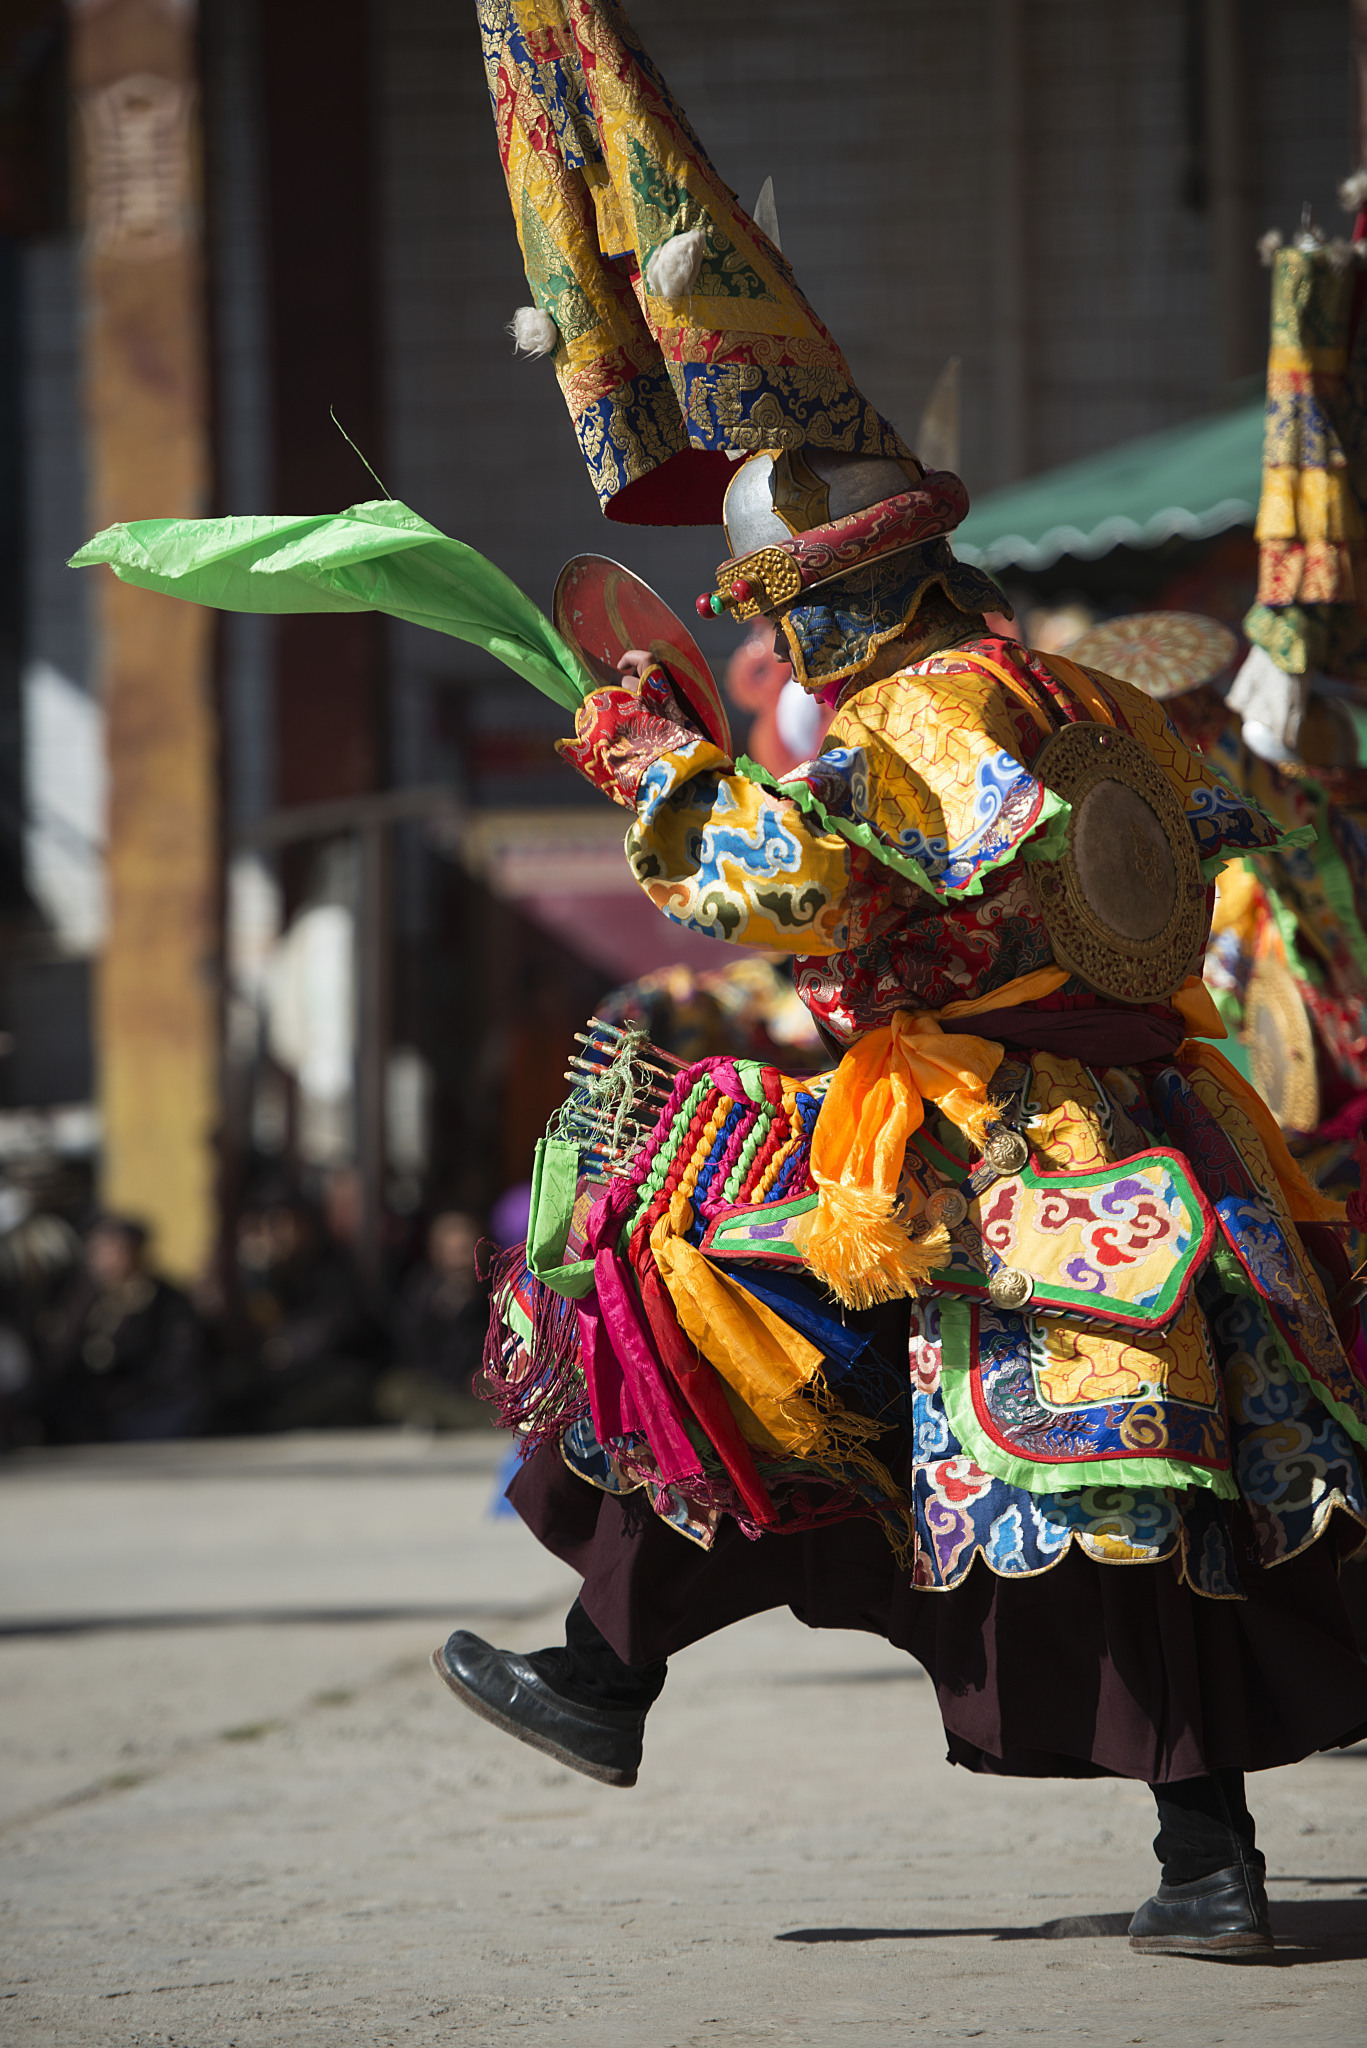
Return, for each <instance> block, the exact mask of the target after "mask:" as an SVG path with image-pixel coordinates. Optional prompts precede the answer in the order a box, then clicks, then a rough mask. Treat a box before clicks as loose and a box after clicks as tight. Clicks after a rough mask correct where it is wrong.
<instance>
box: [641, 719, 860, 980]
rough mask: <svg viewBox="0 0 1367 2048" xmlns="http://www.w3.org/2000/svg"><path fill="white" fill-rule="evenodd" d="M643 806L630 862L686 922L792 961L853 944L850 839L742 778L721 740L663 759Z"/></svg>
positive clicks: (654, 896)
mask: <svg viewBox="0 0 1367 2048" xmlns="http://www.w3.org/2000/svg"><path fill="white" fill-rule="evenodd" d="M636 801H637V808H638V815H637V822H636V824H635V825H634V826H633V827H632V829H631V830H630V831H629V832H628V834H627V858H628V859H629V860H630V862H631V867H632V871H633V873H634V874H635V876H636V879H637V881H638V882H639V883H640V885H641V887H642V888H643V889H644V890H645V892H646V894H647V896H649V898H650V900H651V902H652V903H654V904H655V906H656V908H657V909H659V910H662V911H663V912H664V914H665V916H666V917H669V918H672V919H673V920H674V922H675V924H681V925H683V926H684V927H685V928H686V929H687V930H689V931H695V932H703V933H705V934H706V935H707V936H708V937H710V938H718V939H730V940H733V941H734V942H735V943H737V944H740V945H746V946H770V947H774V948H776V949H778V950H779V951H782V952H785V953H799V954H813V953H838V952H840V951H841V950H842V949H843V948H844V947H845V946H847V945H848V943H849V912H848V908H847V897H848V892H849V883H850V865H851V857H852V856H851V848H850V846H849V844H848V843H847V841H846V840H845V839H844V838H843V837H841V836H840V835H839V834H838V833H835V832H831V831H826V830H823V829H822V826H821V825H820V823H819V822H818V821H817V820H816V819H814V818H812V817H810V816H808V815H806V814H805V813H804V812H803V811H802V810H801V809H800V808H799V807H798V806H797V805H796V804H795V803H793V802H792V800H791V799H790V798H789V797H788V796H786V795H785V794H783V793H782V792H781V791H779V790H775V789H772V788H765V787H763V786H762V785H761V784H760V783H758V782H756V781H754V780H752V778H751V777H750V776H749V775H746V774H743V773H741V772H739V771H738V770H737V769H735V768H734V767H733V766H732V764H731V762H730V761H729V760H728V759H727V758H726V756H725V755H724V754H723V753H722V752H721V751H720V749H719V748H717V747H714V746H713V745H712V743H711V741H710V740H705V739H702V738H697V739H691V740H688V741H686V742H685V743H684V744H683V745H682V746H680V747H678V748H677V749H676V750H675V751H674V752H672V753H668V754H664V755H661V756H659V757H658V758H657V759H656V760H654V761H653V762H652V763H651V765H650V767H649V768H648V769H647V770H646V772H645V774H644V775H643V776H642V777H641V780H640V783H639V785H638V787H637V791H636Z"/></svg>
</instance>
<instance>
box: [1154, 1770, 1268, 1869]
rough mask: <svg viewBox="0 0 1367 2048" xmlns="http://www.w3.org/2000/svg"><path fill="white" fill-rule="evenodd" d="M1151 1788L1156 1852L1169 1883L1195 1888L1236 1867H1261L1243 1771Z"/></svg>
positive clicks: (1183, 1780) (1218, 1773)
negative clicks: (1200, 1879) (1204, 1879)
mask: <svg viewBox="0 0 1367 2048" xmlns="http://www.w3.org/2000/svg"><path fill="white" fill-rule="evenodd" d="M1149 1790H1150V1791H1151V1792H1152V1794H1153V1796H1154V1799H1155V1801H1156V1802H1157V1805H1158V1833H1157V1834H1156V1835H1155V1836H1154V1839H1153V1853H1154V1855H1155V1856H1156V1857H1157V1858H1158V1860H1159V1862H1160V1863H1161V1864H1162V1866H1163V1882H1164V1884H1191V1883H1193V1882H1194V1880H1195V1879H1196V1878H1198V1877H1209V1875H1210V1873H1211V1872H1212V1871H1213V1870H1227V1869H1228V1868H1229V1867H1230V1865H1231V1864H1233V1863H1251V1864H1254V1865H1255V1866H1256V1867H1257V1868H1258V1869H1259V1870H1261V1869H1262V1867H1263V1859H1262V1857H1261V1855H1260V1854H1259V1853H1258V1849H1257V1847H1256V1843H1255V1839H1254V1831H1253V1816H1252V1814H1251V1813H1250V1812H1249V1810H1248V1803H1247V1801H1246V1800H1245V1798H1244V1774H1243V1772H1242V1771H1212V1772H1211V1774H1210V1776H1209V1777H1207V1778H1179V1779H1177V1780H1176V1782H1175V1783H1173V1784H1171V1785H1150V1787H1149Z"/></svg>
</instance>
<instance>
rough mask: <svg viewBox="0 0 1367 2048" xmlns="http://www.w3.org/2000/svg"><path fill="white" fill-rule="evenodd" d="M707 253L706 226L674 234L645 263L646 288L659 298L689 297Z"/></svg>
mask: <svg viewBox="0 0 1367 2048" xmlns="http://www.w3.org/2000/svg"><path fill="white" fill-rule="evenodd" d="M706 254H707V229H706V228H689V229H688V230H687V232H686V233H684V234H682V235H671V237H670V239H669V240H668V241H667V242H661V244H660V246H659V248H658V249H657V250H656V251H655V253H654V255H653V256H652V257H651V259H650V261H649V263H647V265H646V289H647V290H648V291H651V292H653V293H654V294H655V296H656V298H657V299H686V298H687V297H688V294H689V293H690V292H691V291H692V289H693V287H694V285H695V284H696V283H697V282H698V274H699V272H700V271H701V269H702V266H703V258H704V257H705V256H706Z"/></svg>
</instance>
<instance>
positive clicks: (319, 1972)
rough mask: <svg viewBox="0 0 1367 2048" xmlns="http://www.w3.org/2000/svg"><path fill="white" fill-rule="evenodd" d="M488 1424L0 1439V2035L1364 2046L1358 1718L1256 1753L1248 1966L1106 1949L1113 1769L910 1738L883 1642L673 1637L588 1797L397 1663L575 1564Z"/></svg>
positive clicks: (622, 2045) (534, 1608)
mask: <svg viewBox="0 0 1367 2048" xmlns="http://www.w3.org/2000/svg"><path fill="white" fill-rule="evenodd" d="M499 1448H500V1446H499V1444H498V1443H497V1442H496V1441H495V1440H489V1441H485V1440H483V1439H468V1438H467V1439H459V1440H449V1439H448V1440H446V1441H445V1442H438V1443H436V1444H427V1443H424V1442H423V1441H422V1440H418V1439H408V1438H403V1437H393V1436H387V1437H375V1438H365V1437H360V1438H333V1439H322V1438H313V1439H300V1440H275V1441H273V1442H271V1443H267V1444H254V1445H237V1444H223V1445H197V1446H186V1447H183V1448H168V1449H166V1450H158V1451H143V1452H129V1453H127V1454H109V1453H104V1452H101V1453H88V1454H87V1453H82V1454H71V1455H69V1456H61V1457H49V1458H47V1459H46V1460H44V1459H42V1458H33V1459H29V1460H24V1461H20V1462H11V1463H10V1464H9V1465H8V1466H7V1467H6V1468H5V1469H4V1472H3V1473H2V1474H0V1726H2V1727H3V1745H4V1770H3V1781H4V1801H5V1805H4V1809H3V1814H4V1818H3V1826H2V1827H0V1856H3V1862H4V1879H3V1898H4V1906H3V1911H4V1916H5V1931H4V1938H3V1946H4V1954H5V1958H6V1960H5V1964H4V1967H5V1969H6V1970H7V1971H8V1973H9V1974H8V1976H7V1978H6V1980H5V1981H4V1983H3V1984H2V1985H0V2042H3V2043H4V2044H5V2048H11V2044H21V2043H22V2044H33V2048H40V2044H41V2048H95V2044H100V2048H134V2044H138V2048H142V2044H149V2048H150V2044H158V2048H161V2044H177V2048H258V2044H272V2048H274V2044H281V2048H352V2044H356V2048H362V2044H363V2048H382V2044H384V2048H387V2044H390V2043H393V2044H415V2048H416V2044H423V2048H426V2044H462V2048H464V2044H471V2048H486V2044H487V2048H511V2044H514V2043H516V2044H532V2048H534V2044H539V2043H546V2044H547V2048H550V2044H554V2048H590V2044H593V2048H703V2044H708V2048H710V2044H730V2043H737V2044H751V2043H756V2044H758V2043H764V2044H770V2043H773V2044H780V2043H804V2044H805V2043H811V2044H815V2048H826V2044H831V2048H844V2044H847V2043H848V2044H849V2048H891V2044H893V2043H896V2044H899V2048H900V2044H902V2043H906V2042H916V2041H924V2042H947V2041H957V2040H970V2039H978V2040H983V2041H986V2042H988V2043H996V2042H1015V2041H1017V2040H1024V2039H1025V2038H1027V2037H1029V2038H1031V2039H1049V2040H1058V2041H1065V2042H1081V2043H1097V2044H1104V2048H1112V2044H1115V2048H1121V2044H1134V2043H1153V2044H1159V2043H1162V2044H1164V2048H1178V2044H1180V2048H1187V2044H1197V2048H1204V2044H1207V2043H1217V2042H1230V2043H1239V2044H1241V2048H1242V2044H1248V2043H1263V2042H1266V2043H1269V2044H1271V2043H1278V2044H1282V2043H1286V2044H1302V2043H1304V2044H1310V2043H1312V2042H1313V2043H1316V2044H1325V2048H1339V2044H1343V2048H1363V2044H1364V2043H1365V2042H1367V2018H1364V2015H1365V2014H1367V1825H1365V1824H1364V1807H1365V1806H1367V1746H1365V1747H1364V1748H1362V1749H1359V1750H1357V1751H1354V1752H1350V1753H1348V1754H1345V1755H1339V1756H1335V1757H1332V1758H1324V1759H1317V1760H1314V1761H1312V1762H1310V1763H1306V1764H1303V1765H1300V1766H1299V1767H1297V1768H1296V1769H1295V1770H1291V1771H1282V1772H1276V1773H1271V1774H1268V1775H1266V1776H1264V1777H1262V1778H1260V1779H1259V1780H1257V1781H1255V1782H1256V1799H1255V1804H1256V1808H1257V1812H1258V1816H1259V1821H1260V1827H1261V1831H1262V1838H1263V1840H1264V1843H1265V1846H1266V1848H1267V1851H1268V1856H1269V1863H1270V1868H1271V1871H1272V1874H1273V1879H1274V1882H1273V1884H1272V1892H1273V1897H1274V1899H1275V1901H1276V1906H1275V1909H1274V1910H1275V1916H1276V1919H1277V1924H1278V1928H1279V1931H1280V1932H1281V1934H1282V1935H1283V1937H1284V1938H1285V1940H1286V1944H1287V1945H1286V1947H1285V1948H1284V1950H1283V1953H1282V1955H1281V1958H1280V1960H1279V1963H1278V1964H1277V1965H1276V1966H1275V1967H1271V1968H1251V1969H1250V1968H1243V1969H1236V1968H1231V1967H1227V1966H1219V1965H1212V1964H1198V1963H1184V1962H1179V1961H1167V1960H1160V1959H1157V1958H1152V1959H1142V1960H1141V1959H1140V1958H1137V1957H1134V1956H1132V1955H1131V1954H1130V1953H1129V1950H1128V1948H1127V1947H1126V1945H1125V1942H1124V1940H1123V1932H1122V1930H1123V1927H1124V1923H1125V1920H1126V1918H1127V1917H1128V1913H1129V1911H1130V1910H1131V1909H1132V1908H1133V1906H1134V1905H1135V1904H1136V1903H1137V1902H1138V1901H1139V1899H1140V1898H1142V1897H1143V1896H1144V1894H1145V1892H1146V1891H1148V1890H1149V1889H1150V1888H1151V1884H1152V1879H1153V1876H1154V1865H1153V1862H1152V1858H1151V1855H1150V1853H1149V1849H1148V1841H1149V1837H1150V1835H1151V1834H1152V1828H1153V1823H1152V1809H1151V1807H1150V1805H1149V1802H1148V1797H1147V1794H1146V1793H1145V1792H1144V1791H1143V1789H1142V1788H1134V1787H1131V1786H1128V1785H1123V1784H1117V1783H1106V1782H1102V1783H1093V1784H1081V1785H1062V1784H1052V1785H1050V1784H1044V1785H1025V1784H1011V1783H1002V1782H982V1781H978V1780H975V1779H973V1778H971V1777H968V1776H966V1775H965V1774H963V1773H961V1772H958V1771H953V1770H950V1769H949V1768H948V1767H947V1766H946V1765H945V1764H944V1763H943V1762H942V1761H941V1758H942V1754H943V1745H942V1742H941V1740H940V1735H939V1725H938V1720H937V1717H936V1714H935V1711H934V1706H933V1701H932V1698H931V1694H930V1688H929V1686H928V1684H927V1683H926V1682H925V1681H924V1680H923V1679H919V1678H918V1677H916V1675H915V1672H914V1669H913V1667H911V1666H909V1665H908V1663H907V1662H906V1660H904V1659H901V1658H899V1657H898V1656H897V1655H896V1654H895V1653H892V1652H890V1651H889V1650H888V1649H887V1648H886V1647H885V1646H883V1645H880V1644H879V1643H877V1642H876V1641H874V1640H871V1639H868V1638H864V1637H859V1636H853V1635H851V1636H843V1635H812V1634H809V1633H808V1632H807V1631H806V1630H804V1629H802V1628H800V1627H799V1626H798V1624H797V1623H795V1622H794V1621H793V1620H792V1619H791V1617H790V1616H787V1615H771V1616H766V1617H763V1618H762V1619H761V1620H759V1621H757V1622H754V1623H751V1624H748V1625H747V1626H745V1627H743V1628H738V1629H734V1630H731V1631H729V1632H728V1633H727V1634H725V1635H723V1636H720V1637H718V1638H716V1639H714V1640H713V1641H712V1642H710V1643H707V1644H704V1645H702V1646H700V1647H699V1648H698V1649H696V1650H694V1651H691V1652H689V1653H688V1655H687V1656H685V1657H682V1658H680V1659H678V1660H677V1661H676V1664H675V1667H674V1669H673V1671H672V1672H671V1676H670V1681H669V1685H668V1687H667V1690H666V1692H665V1695H664V1697H663V1699H662V1700H661V1702H660V1704H659V1706H658V1707H657V1709H656V1710H655V1714H654V1716H653V1717H652V1721H651V1728H650V1738H649V1742H648V1747H647V1756H646V1769H645V1773H644V1776H643V1779H642V1783H641V1785H640V1786H639V1787H638V1788H637V1789H636V1790H635V1791H632V1792H626V1793H623V1792H613V1791H608V1790H605V1789H603V1788H600V1787H598V1786H596V1785H594V1784H592V1783H591V1782H590V1781H589V1780H587V1779H584V1778H581V1777H578V1776H576V1775H574V1774H573V1773H571V1772H568V1771H564V1770H561V1769H559V1768H558V1767H556V1766H554V1765H552V1764H549V1763H547V1762H546V1761H545V1760H544V1759H542V1758H539V1757H537V1756H536V1755H535V1754H534V1753H533V1752H532V1751H530V1750H527V1749H524V1748H522V1747H521V1746H519V1745H517V1744H514V1743H512V1742H510V1741H508V1740H507V1739H506V1738H505V1737H503V1736H500V1735H498V1734H496V1733H495V1732H494V1731H493V1730H492V1729H490V1728H488V1727H486V1726H485V1724H484V1723H483V1722H481V1721H478V1720H476V1719H475V1718H474V1717H472V1716H470V1715H468V1714H466V1713H464V1712H462V1710H461V1709H460V1708H459V1707H458V1706H457V1705H456V1703H455V1702H454V1701H453V1700H452V1699H451V1698H450V1697H449V1695H447V1694H446V1693H445V1692H444V1691H443V1690H442V1688H441V1687H440V1686H439V1685H438V1684H437V1682H436V1680H435V1679H434V1678H433V1677H432V1675H431V1673H430V1672H429V1671H428V1669H427V1663H426V1659H427V1654H428V1651H429V1650H430V1648H431V1646H432V1644H433V1643H434V1642H435V1641H436V1640H437V1639H438V1637H439V1636H440V1635H442V1634H443V1633H444V1632H445V1631H446V1630H447V1629H448V1628H450V1627H452V1626H455V1625H457V1624H458V1623H460V1622H462V1621H470V1622H473V1624H474V1625H476V1626H479V1627H481V1629H484V1628H485V1624H486V1623H487V1625H488V1626H487V1632H488V1633H491V1634H493V1635H495V1636H496V1637H497V1638H498V1639H499V1640H501V1641H505V1642H508V1643H510V1644H514V1645H518V1646H521V1647H532V1646H534V1645H535V1644H537V1643H538V1642H541V1641H545V1640H550V1639H552V1637H553V1635H554V1634H555V1623H556V1619H557V1618H558V1615H559V1613H560V1612H561V1611H563V1608H564V1606H565V1605H566V1604H567V1603H568V1599H569V1597H570V1595H571V1593H572V1589H573V1582H572V1581H571V1580H569V1579H568V1578H567V1575H566V1574H565V1573H564V1572H563V1570H562V1569H561V1568H560V1567H559V1566H557V1565H556V1564H555V1563H554V1562H553V1561H552V1560H550V1559H548V1558H546V1557H545V1556H544V1554H543V1553H541V1552H539V1551H538V1550H537V1548H536V1546H535V1545H534V1544H533V1543H532V1542H531V1541H530V1539H529V1538H527V1537H526V1535H525V1533H524V1532H523V1531H522V1529H521V1527H520V1525H518V1524H517V1523H516V1522H513V1521H508V1520H501V1521H494V1520H490V1519H488V1517H487V1514H486V1509H487V1504H488V1501H489V1497H490V1492H491V1477H492V1471H493V1466H494V1463H495V1460H496V1457H497V1455H498V1450H499ZM429 1610H430V1618H428V1611H429ZM272 1616H287V1617H289V1619H287V1620H279V1619H271V1618H270V1617H272ZM92 1624H101V1625H99V1626H92Z"/></svg>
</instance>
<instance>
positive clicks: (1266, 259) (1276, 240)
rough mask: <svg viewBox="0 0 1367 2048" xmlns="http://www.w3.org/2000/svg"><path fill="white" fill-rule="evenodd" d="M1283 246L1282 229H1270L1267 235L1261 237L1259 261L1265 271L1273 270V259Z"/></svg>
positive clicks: (1258, 245) (1258, 246)
mask: <svg viewBox="0 0 1367 2048" xmlns="http://www.w3.org/2000/svg"><path fill="white" fill-rule="evenodd" d="M1281 246H1282V231H1281V229H1280V228H1269V229H1268V231H1267V233H1266V234H1265V235H1259V237H1258V242H1257V249H1258V261H1259V262H1260V263H1261V264H1262V266H1263V268H1264V269H1265V270H1270V269H1271V268H1272V258H1273V257H1274V256H1275V255H1276V253H1277V251H1278V249H1280V248H1281Z"/></svg>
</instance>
